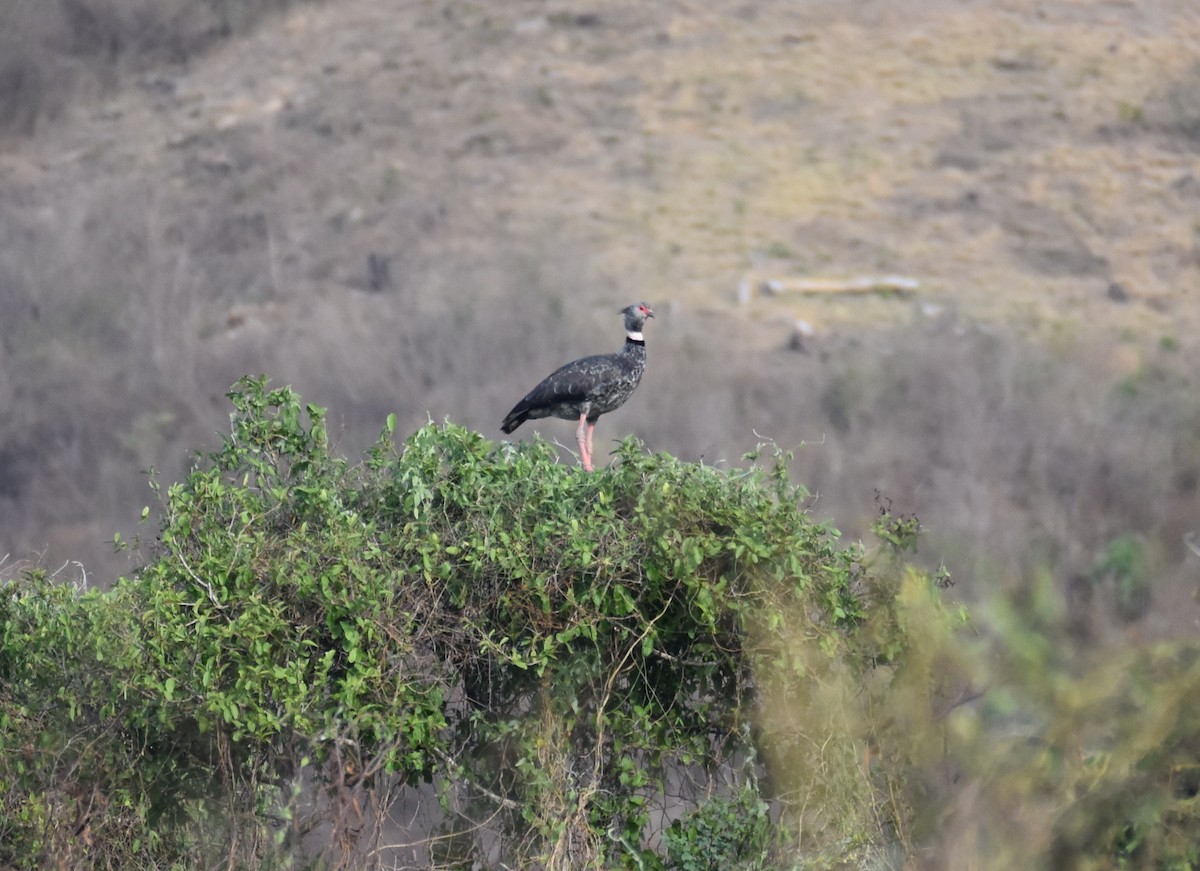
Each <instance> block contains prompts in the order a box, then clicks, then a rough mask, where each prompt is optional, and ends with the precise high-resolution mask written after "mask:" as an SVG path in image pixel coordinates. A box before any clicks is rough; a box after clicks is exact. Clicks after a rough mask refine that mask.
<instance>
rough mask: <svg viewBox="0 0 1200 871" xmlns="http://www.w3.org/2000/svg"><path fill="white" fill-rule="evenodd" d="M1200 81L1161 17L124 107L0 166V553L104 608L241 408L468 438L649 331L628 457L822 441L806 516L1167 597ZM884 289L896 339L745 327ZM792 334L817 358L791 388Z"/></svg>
mask: <svg viewBox="0 0 1200 871" xmlns="http://www.w3.org/2000/svg"><path fill="white" fill-rule="evenodd" d="M1198 47H1200V16H1197V15H1196V13H1195V11H1194V10H1193V9H1192V8H1191V4H1189V3H1186V2H1183V0H1177V2H1158V3H1149V4H1137V5H1133V4H1126V3H1117V2H1113V3H1100V4H1091V5H1087V6H1080V5H1078V4H1075V3H1070V2H1050V3H1033V2H1023V0H1013V2H1005V3H999V4H977V3H969V4H962V3H950V2H932V0H930V2H901V3H865V4H853V5H847V4H843V3H833V2H828V3H810V4H803V5H797V4H792V3H786V2H782V0H763V2H756V3H739V4H734V3H722V4H716V5H714V4H706V3H688V2H668V3H661V4H654V5H652V6H645V5H643V4H637V3H632V2H628V3H621V2H618V3H610V4H604V5H603V6H592V5H587V4H582V3H541V2H514V3H506V4H503V5H502V6H498V5H494V4H472V3H465V2H452V3H438V4H435V3H430V2H409V3H400V4H397V3H385V2H380V0H338V2H332V3H329V4H327V5H322V6H312V7H310V6H303V7H297V8H294V9H292V10H291V11H289V12H287V13H286V14H284V15H281V16H278V17H275V18H271V19H268V20H267V21H266V22H265V23H263V24H262V26H260V27H259V28H257V29H256V30H254V31H252V32H249V33H247V34H246V35H244V36H240V37H237V38H234V39H230V40H226V41H223V42H217V43H215V44H214V46H213V47H212V48H211V49H209V50H208V51H207V53H205V54H204V55H203V56H198V57H193V58H192V59H190V60H189V61H188V63H187V64H185V65H180V66H160V67H156V68H155V69H153V70H151V71H149V72H140V73H138V74H137V75H135V76H134V75H130V76H126V77H125V78H124V79H123V80H122V81H121V82H120V83H119V84H120V87H119V88H118V90H116V91H115V92H114V93H112V95H111V96H109V97H107V98H105V99H103V100H100V101H96V102H90V103H84V102H78V103H76V104H74V105H73V106H71V107H69V108H68V109H67V110H66V111H65V112H64V113H63V115H62V117H61V118H59V119H57V120H55V121H53V122H50V123H46V124H43V125H41V126H40V127H39V129H38V131H37V133H36V134H35V135H34V136H33V137H32V138H26V139H13V138H10V139H9V140H8V141H7V142H6V144H5V148H4V151H3V153H0V186H2V187H3V192H4V195H3V196H2V197H0V239H2V240H3V243H4V244H3V246H2V247H0V252H2V253H0V294H3V298H2V300H0V301H2V302H3V304H4V308H5V311H6V313H7V314H6V326H7V327H8V329H6V330H5V331H4V335H3V341H2V342H0V354H2V355H3V365H2V366H0V373H2V374H0V402H2V404H3V407H4V408H5V409H6V410H7V412H8V414H7V415H6V417H5V420H4V422H3V424H2V429H0V439H2V447H0V518H2V520H3V522H2V523H0V527H2V528H3V530H4V532H3V541H0V553H5V552H7V553H11V554H13V555H14V556H15V557H26V556H28V555H29V554H31V553H33V552H37V551H40V550H42V549H45V555H44V559H45V561H46V562H47V563H54V564H55V565H57V564H59V563H60V562H61V561H64V560H68V559H73V560H80V561H82V562H83V563H84V564H85V565H86V566H87V568H88V571H91V572H95V573H98V574H99V575H100V577H101V578H104V579H107V578H109V577H111V575H112V574H113V573H114V572H115V571H117V570H119V568H120V563H119V562H114V561H113V560H112V558H111V556H109V555H108V554H107V549H106V546H105V544H104V542H105V541H106V540H107V539H109V538H110V536H111V533H112V531H114V530H115V529H118V528H121V529H126V530H127V529H128V527H129V526H130V525H131V523H132V520H133V519H134V518H135V517H136V515H137V511H138V509H139V508H140V506H141V505H142V504H143V503H144V502H145V501H148V500H147V494H146V493H145V489H144V482H143V480H142V479H140V478H139V475H138V470H139V469H143V468H148V467H150V466H158V467H160V468H165V469H167V470H168V474H170V472H171V470H179V469H181V468H182V465H183V462H184V460H185V459H186V457H187V456H188V455H189V454H190V452H191V451H192V450H194V449H196V448H197V447H200V446H203V445H206V444H211V442H212V433H213V431H214V430H220V429H222V428H223V426H224V422H223V412H222V411H221V408H222V406H223V402H222V400H221V398H220V397H221V394H222V393H223V392H224V390H225V389H226V388H227V387H228V385H229V384H230V383H231V382H232V381H233V380H234V379H235V378H236V377H238V376H240V375H242V374H244V373H247V372H260V371H261V372H269V373H270V374H271V376H272V377H273V378H275V379H276V380H277V381H284V382H291V383H295V384H296V385H297V386H298V387H299V388H300V389H302V390H304V392H305V393H306V395H310V396H312V397H313V398H314V399H315V400H316V401H318V402H320V403H322V404H324V405H328V406H330V407H331V408H332V409H333V410H334V414H335V417H336V419H335V421H334V425H335V429H336V430H337V431H338V434H340V437H341V438H343V439H345V440H346V441H349V442H351V443H352V445H351V449H353V448H354V447H355V446H357V445H361V444H364V443H365V442H366V441H367V440H368V439H369V438H370V437H371V436H373V435H374V433H375V432H377V430H378V427H379V425H380V421H381V420H382V419H383V417H384V416H385V415H386V414H387V412H389V411H392V410H396V411H398V412H399V413H400V418H401V421H402V424H401V425H402V427H408V428H412V427H414V426H416V425H417V424H418V423H419V422H420V421H422V420H424V419H425V418H426V416H427V415H432V416H433V417H434V418H435V419H439V418H441V417H444V416H450V417H452V418H453V419H454V420H456V421H459V422H462V423H464V424H466V425H468V426H472V427H476V428H479V429H481V430H484V431H487V432H491V431H492V430H493V429H494V427H495V425H496V421H497V420H498V418H499V416H500V415H501V414H502V413H503V411H504V409H505V408H506V407H507V406H508V405H510V404H511V401H512V400H513V398H514V397H515V396H516V395H519V393H520V392H521V391H522V390H523V389H524V388H525V387H527V386H528V384H529V383H531V381H532V379H536V378H537V377H540V376H541V375H542V374H544V371H546V370H547V367H549V366H552V365H554V364H557V363H559V362H561V361H562V360H563V359H565V358H567V357H569V356H572V355H576V354H579V353H587V352H592V351H597V350H606V349H608V348H610V347H615V345H616V343H617V342H618V341H619V333H618V332H617V331H616V328H615V326H614V324H613V315H612V314H611V309H614V308H616V307H617V306H619V305H623V304H625V303H627V302H629V301H630V300H631V299H633V298H646V299H648V300H650V301H652V302H654V303H655V304H656V307H658V308H659V309H660V310H662V311H664V312H665V313H668V316H667V317H665V318H661V319H660V320H661V323H655V324H654V325H652V326H653V327H655V328H656V330H655V331H654V332H653V333H651V334H650V335H649V338H650V341H651V363H650V370H649V372H648V375H647V379H646V383H645V384H644V385H643V388H642V390H641V391H640V393H639V396H638V397H637V399H635V400H634V401H633V402H631V403H630V404H629V406H627V407H626V408H625V409H622V410H621V412H619V413H618V414H617V415H614V416H613V424H612V428H611V431H612V433H613V434H614V435H615V434H616V433H618V432H636V433H638V434H639V435H642V436H643V437H644V438H646V439H647V440H648V441H649V443H650V444H651V445H652V446H653V447H661V448H665V449H670V450H672V451H673V452H674V453H677V454H679V455H681V456H684V457H691V458H699V457H704V458H705V459H706V461H710V462H712V461H718V460H720V459H722V458H726V457H730V456H736V454H737V453H738V452H740V451H741V450H743V449H745V448H747V447H752V446H753V444H754V442H756V441H757V435H756V433H761V434H763V435H766V436H769V437H772V438H774V439H776V440H778V441H779V442H780V443H781V444H783V445H786V446H794V445H796V444H798V443H799V442H801V441H808V442H813V443H819V446H813V447H811V448H807V449H805V451H804V452H802V454H801V458H800V460H799V463H800V465H801V466H802V469H801V474H802V475H804V477H805V479H806V480H807V481H809V482H810V483H811V484H812V485H813V486H814V488H816V489H819V490H821V492H822V493H823V494H824V495H823V496H822V500H823V501H822V502H820V503H819V504H820V505H821V507H822V509H823V510H836V511H838V512H840V513H841V514H842V518H843V520H844V521H845V522H847V523H849V524H851V525H852V526H853V524H854V522H855V518H856V517H859V516H864V515H866V514H869V513H870V512H871V511H873V510H874V509H873V506H872V504H871V498H872V497H871V493H872V490H873V489H874V488H876V487H880V488H882V489H884V490H885V492H887V493H894V494H896V496H897V497H898V498H900V499H901V500H903V502H904V505H903V506H901V507H902V508H903V509H906V510H907V509H910V508H911V509H915V510H920V511H921V512H922V516H923V517H926V518H927V519H929V520H931V521H932V522H933V525H934V526H935V527H938V526H940V527H941V529H942V530H943V531H944V533H945V535H946V537H947V539H950V540H953V539H954V538H955V537H956V536H959V535H965V536H966V539H965V540H966V541H969V542H974V543H976V544H979V545H984V546H994V547H996V548H997V556H996V560H997V561H998V562H999V563H1001V564H1005V563H1006V561H1008V560H1013V561H1019V560H1020V559H1023V558H1024V555H1025V554H1027V553H1028V550H1029V548H1028V545H1027V542H1028V536H1029V534H1030V532H1031V531H1037V532H1039V534H1044V535H1046V536H1047V540H1048V543H1047V544H1046V546H1045V551H1046V552H1047V553H1049V554H1053V555H1055V556H1054V557H1053V558H1055V559H1059V558H1063V559H1068V560H1073V561H1075V562H1076V563H1081V564H1084V565H1086V564H1087V563H1088V561H1090V559H1091V558H1092V553H1093V550H1094V548H1095V547H1098V546H1102V545H1103V544H1104V542H1106V541H1107V540H1108V539H1110V538H1111V537H1112V536H1113V535H1116V534H1119V533H1122V532H1126V531H1129V529H1130V528H1131V527H1136V531H1138V532H1139V533H1146V534H1149V535H1151V536H1152V537H1154V539H1155V540H1156V541H1160V540H1161V542H1163V543H1164V544H1163V547H1164V548H1165V549H1166V557H1165V558H1167V559H1169V560H1173V561H1175V562H1178V561H1180V560H1182V559H1184V558H1186V552H1185V551H1184V550H1183V548H1182V544H1181V543H1180V542H1181V538H1180V533H1181V532H1183V531H1185V530H1187V529H1189V528H1191V527H1192V526H1194V525H1200V517H1198V516H1197V509H1196V507H1195V505H1194V503H1195V498H1194V497H1195V490H1196V480H1197V472H1196V469H1197V468H1200V447H1198V446H1197V445H1196V443H1195V439H1194V437H1191V436H1189V435H1188V433H1190V432H1194V431H1195V429H1194V427H1193V426H1192V423H1193V422H1194V421H1195V419H1196V418H1195V415H1196V414H1197V413H1198V412H1197V409H1196V408H1195V407H1194V402H1191V401H1187V400H1186V397H1188V396H1190V395H1193V394H1194V389H1192V383H1191V381H1190V380H1189V379H1190V377H1191V376H1190V375H1189V374H1188V372H1187V367H1186V366H1185V365H1183V363H1182V362H1181V361H1182V360H1183V359H1184V358H1185V355H1188V354H1192V353H1194V351H1195V340H1194V339H1193V336H1194V335H1195V333H1196V330H1195V318H1196V315H1195V312H1194V309H1195V306H1194V305H1190V303H1191V302H1192V301H1193V300H1194V299H1195V295H1196V292H1197V288H1198V285H1200V254H1198V253H1197V252H1198V251H1200V243H1198V241H1197V238H1198V237H1197V233H1198V231H1197V228H1196V226H1195V218H1194V215H1195V207H1196V203H1197V202H1198V201H1200V152H1198V145H1200V105H1197V103H1196V97H1195V94H1196V93H1200V73H1198V72H1197V67H1196V66H1195V64H1196V59H1197V57H1198V54H1200V52H1198ZM878 273H894V274H899V275H904V276H911V277H914V278H916V279H918V280H919V281H920V282H921V290H920V292H919V296H918V298H917V302H916V305H913V304H912V303H911V302H910V301H908V300H906V299H897V298H891V297H887V298H884V297H875V296H857V295H854V296H844V295H833V296H832V297H820V298H816V299H809V298H787V299H766V298H761V297H759V296H758V295H757V294H753V293H752V294H751V298H750V301H749V302H748V303H746V304H742V305H739V304H738V303H737V294H738V287H739V285H741V284H742V283H743V282H745V284H746V286H747V287H749V288H751V289H752V290H753V288H754V287H756V286H757V284H758V283H759V282H760V281H761V280H764V279H769V278H783V277H793V276H806V277H818V278H845V277H852V276H856V275H861V274H878ZM797 318H799V319H803V320H805V321H807V322H808V323H809V324H811V325H813V327H814V328H815V330H816V336H815V337H814V338H812V339H809V340H807V347H808V349H809V350H815V351H816V352H817V353H815V354H807V355H805V354H801V355H797V354H793V353H789V352H788V351H786V350H780V349H781V348H783V347H784V346H785V345H786V343H787V341H788V339H789V337H790V336H791V334H792V323H793V321H794V320H795V319H797ZM1122 389H1124V390H1125V392H1124V393H1122V392H1120V391H1121V390H1122ZM1114 391H1116V392H1114ZM1131 396H1132V397H1134V398H1133V399H1129V397H1131ZM1122 397H1124V399H1123V398H1122ZM1126 400H1129V401H1126ZM1139 402H1140V403H1145V405H1138V404H1137V403H1139ZM1122 403H1124V404H1122ZM1130 403H1132V404H1130ZM1063 409H1067V410H1068V412H1069V414H1068V415H1066V416H1064V415H1063V414H1062V411H1063ZM1148 422H1152V423H1153V425H1152V426H1147V423H1148ZM542 431H543V432H545V433H547V434H557V433H558V432H559V430H558V429H557V428H555V425H554V424H553V423H547V424H546V425H545V426H544V427H543V429H542ZM1064 457H1074V459H1069V460H1064V459H1063V458H1064ZM1106 469H1107V470H1108V471H1107V472H1105V471H1104V470H1106ZM1189 482H1190V483H1189ZM1164 493H1166V494H1168V496H1167V497H1166V498H1164V497H1163V495H1162V494H1164ZM1096 500H1102V501H1103V504H1104V505H1105V506H1106V508H1107V509H1109V510H1110V511H1111V512H1112V514H1111V516H1110V517H1108V518H1106V519H1104V520H1103V521H1102V522H1099V523H1098V522H1097V521H1096V520H1095V518H1093V517H1089V516H1088V513H1087V505H1088V504H1089V503H1090V502H1095V501H1096Z"/></svg>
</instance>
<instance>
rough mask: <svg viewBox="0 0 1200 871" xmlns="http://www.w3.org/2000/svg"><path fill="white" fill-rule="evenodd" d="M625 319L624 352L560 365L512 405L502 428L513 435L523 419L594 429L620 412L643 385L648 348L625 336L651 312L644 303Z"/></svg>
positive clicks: (627, 312) (629, 310)
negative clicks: (570, 422)
mask: <svg viewBox="0 0 1200 871" xmlns="http://www.w3.org/2000/svg"><path fill="white" fill-rule="evenodd" d="M621 312H622V313H623V314H624V315H625V331H626V334H627V337H626V339H625V347H623V348H622V349H621V350H620V351H618V352H617V353H615V354H595V355H593V356H590V357H583V358H581V359H579V360H575V361H573V362H571V363H567V364H566V365H565V366H560V367H559V368H558V369H555V370H554V372H552V373H551V374H550V375H548V376H547V377H546V378H545V379H544V380H543V381H542V382H541V383H540V384H538V385H537V387H535V388H533V389H532V390H530V391H529V393H528V394H526V396H525V398H524V399H522V400H521V401H520V402H518V403H517V404H516V405H515V406H513V409H512V411H510V412H509V413H508V415H507V416H506V417H505V418H504V422H503V424H501V426H500V428H501V429H502V430H503V431H504V432H506V433H511V432H512V431H513V430H515V429H516V428H517V427H519V426H520V425H521V424H523V423H524V422H525V421H527V420H537V419H538V418H543V417H559V418H562V419H564V420H576V419H578V418H580V417H585V418H586V419H587V421H588V423H590V424H594V423H595V422H596V420H597V418H599V417H600V415H602V414H607V413H608V412H610V411H613V410H614V409H617V408H619V407H621V405H623V404H624V403H625V401H626V400H627V399H629V397H630V396H632V395H633V391H634V390H636V389H637V386H638V383H639V382H640V381H641V380H642V373H643V372H644V371H645V369H646V343H645V342H644V341H641V340H639V339H637V338H633V337H629V336H628V334H630V333H632V334H634V335H635V336H636V335H638V334H640V333H641V331H642V327H643V326H644V325H645V323H646V318H647V317H654V312H653V311H651V310H650V307H649V306H648V305H646V304H645V303H634V304H633V305H629V306H626V307H625V308H623V309H622V310H621Z"/></svg>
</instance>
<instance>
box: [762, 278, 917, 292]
mask: <svg viewBox="0 0 1200 871" xmlns="http://www.w3.org/2000/svg"><path fill="white" fill-rule="evenodd" d="M920 286H921V282H919V281H918V280H917V279H915V278H909V277H907V276H904V275H867V276H862V277H859V278H771V279H768V280H766V281H764V282H763V283H762V292H763V293H765V294H767V295H768V296H785V295H787V294H808V295H815V294H835V293H881V294H896V295H898V296H907V295H908V294H911V293H913V292H915V291H916V290H917V289H918V288H920Z"/></svg>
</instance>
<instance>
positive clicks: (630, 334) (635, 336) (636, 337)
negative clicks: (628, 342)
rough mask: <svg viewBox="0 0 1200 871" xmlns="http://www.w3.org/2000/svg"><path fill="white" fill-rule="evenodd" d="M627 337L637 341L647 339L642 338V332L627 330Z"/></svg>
mask: <svg viewBox="0 0 1200 871" xmlns="http://www.w3.org/2000/svg"><path fill="white" fill-rule="evenodd" d="M625 338H627V339H632V340H633V341H635V342H644V341H645V339H643V338H642V334H641V333H634V332H627V333H626V334H625Z"/></svg>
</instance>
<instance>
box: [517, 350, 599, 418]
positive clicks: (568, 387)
mask: <svg viewBox="0 0 1200 871" xmlns="http://www.w3.org/2000/svg"><path fill="white" fill-rule="evenodd" d="M619 370H620V366H619V364H617V362H616V361H614V360H613V359H612V357H610V356H607V355H604V354H598V355H596V356H593V357H583V358H581V359H579V360H575V361H573V362H571V363H567V364H566V365H565V366H559V367H558V368H557V369H555V370H554V371H553V372H551V373H550V374H549V375H547V376H546V377H545V378H544V379H543V380H542V382H541V383H540V384H538V386H537V387H535V388H533V389H532V390H530V391H529V393H528V394H527V395H526V396H525V398H524V399H523V400H521V402H520V406H523V407H525V408H535V407H538V406H543V405H558V404H560V403H567V402H583V401H585V400H586V399H587V398H588V396H589V394H591V392H592V391H593V390H595V389H596V387H597V385H599V384H602V383H603V382H604V381H605V380H607V379H608V378H611V377H613V376H615V375H616V374H617V373H618V372H619Z"/></svg>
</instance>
